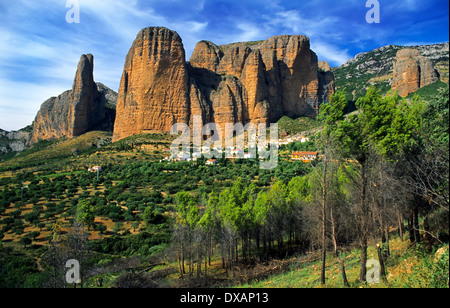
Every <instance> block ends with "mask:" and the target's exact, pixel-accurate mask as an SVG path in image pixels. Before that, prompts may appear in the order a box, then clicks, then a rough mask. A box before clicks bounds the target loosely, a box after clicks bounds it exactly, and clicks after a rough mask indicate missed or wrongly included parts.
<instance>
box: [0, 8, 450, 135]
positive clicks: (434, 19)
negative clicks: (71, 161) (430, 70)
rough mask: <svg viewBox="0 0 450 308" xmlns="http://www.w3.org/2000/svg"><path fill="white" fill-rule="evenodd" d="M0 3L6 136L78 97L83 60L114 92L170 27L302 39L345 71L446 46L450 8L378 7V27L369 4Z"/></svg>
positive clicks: (0, 100) (228, 39) (189, 36)
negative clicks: (155, 35) (399, 52)
mask: <svg viewBox="0 0 450 308" xmlns="http://www.w3.org/2000/svg"><path fill="white" fill-rule="evenodd" d="M66 2H67V0H41V1H38V0H14V1H11V0H0V128H2V129H6V130H17V129H20V128H22V127H24V126H26V125H28V124H31V123H32V121H33V120H34V117H35V115H36V113H37V111H38V110H39V107H40V105H41V104H42V103H43V102H44V101H45V100H46V99H48V98H50V97H52V96H57V95H59V94H60V93H62V92H63V91H65V90H68V89H70V88H71V87H72V83H73V78H74V76H75V72H76V66H77V63H78V61H79V59H80V56H81V54H85V53H92V54H93V55H94V57H95V72H94V74H95V80H96V81H99V82H102V83H104V84H106V85H107V86H109V87H110V88H112V89H113V90H115V91H117V90H118V87H119V83H120V78H121V74H122V69H123V64H124V61H125V56H126V54H127V52H128V50H129V48H130V46H131V44H132V42H133V40H134V38H135V37H136V35H137V33H138V32H139V30H141V29H142V28H144V27H148V26H165V27H168V28H170V29H172V30H175V31H177V32H178V33H179V34H180V36H181V37H182V39H183V43H184V47H185V49H186V57H187V60H189V57H190V55H191V53H192V51H193V49H194V47H195V44H196V43H197V42H198V41H201V40H210V41H212V42H214V43H216V44H226V43H232V42H240V41H250V40H263V39H267V38H269V37H271V36H274V35H280V34H303V35H307V36H308V37H310V39H311V47H312V49H313V50H314V51H315V52H316V53H317V54H318V56H319V60H325V61H328V62H329V63H330V64H331V65H332V66H339V65H341V64H343V63H344V62H345V61H347V60H348V59H350V58H353V57H354V56H355V55H356V54H358V53H360V52H364V51H370V50H373V49H375V48H378V47H381V46H385V45H389V44H396V45H417V44H433V43H440V42H446V41H448V40H449V30H448V28H449V4H448V1H447V0H427V1H424V0H379V3H380V16H381V22H380V23H379V24H368V23H367V22H366V19H365V16H366V13H367V11H368V10H369V8H366V0H339V1H337V0H334V1H331V0H314V1H301V0H288V1H285V0H237V1H236V0H189V1H186V0H78V2H79V5H80V23H78V24H75V23H72V24H68V23H67V22H66V13H67V12H68V11H69V10H70V8H68V7H66Z"/></svg>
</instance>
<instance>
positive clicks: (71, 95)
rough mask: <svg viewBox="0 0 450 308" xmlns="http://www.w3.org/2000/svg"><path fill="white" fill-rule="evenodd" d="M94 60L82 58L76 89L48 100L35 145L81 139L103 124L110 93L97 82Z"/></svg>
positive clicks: (41, 113) (38, 120) (35, 124)
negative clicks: (64, 139)
mask: <svg viewBox="0 0 450 308" xmlns="http://www.w3.org/2000/svg"><path fill="white" fill-rule="evenodd" d="M93 72H94V57H93V56H92V55H91V54H88V55H82V56H81V58H80V61H79V63H78V68H77V72H76V75H75V79H74V82H73V86H72V89H71V90H69V91H66V92H64V93H62V94H60V95H59V96H58V97H52V98H50V99H48V100H47V101H45V102H44V103H43V104H42V105H41V108H40V110H39V112H38V113H37V115H36V118H35V120H34V122H33V129H32V133H31V143H36V142H38V141H39V140H48V139H56V138H60V137H62V136H67V137H69V138H72V137H76V136H80V135H82V134H84V133H86V132H88V131H90V130H92V129H93V128H94V127H96V126H97V125H99V124H100V123H101V122H102V121H103V120H104V119H105V116H106V111H105V103H106V102H107V101H108V99H107V98H106V97H105V95H106V94H109V93H110V92H109V91H107V90H105V87H104V86H103V85H101V87H100V89H101V90H102V92H100V91H99V86H98V85H97V84H96V83H95V82H94V74H93Z"/></svg>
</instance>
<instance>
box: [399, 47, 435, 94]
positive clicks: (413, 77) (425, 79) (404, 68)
mask: <svg viewBox="0 0 450 308" xmlns="http://www.w3.org/2000/svg"><path fill="white" fill-rule="evenodd" d="M438 79H439V77H438V74H437V72H436V70H435V69H434V68H433V64H432V63H431V61H430V60H428V59H427V58H425V57H423V56H422V55H421V54H420V52H419V51H418V50H416V49H411V48H405V49H402V50H399V51H398V53H397V58H396V62H395V64H394V76H393V80H392V89H393V90H397V91H398V95H400V96H402V97H406V96H408V95H409V94H410V93H413V92H415V91H417V90H418V89H420V88H422V87H424V86H426V85H429V84H431V83H433V82H436V81H437V80H438Z"/></svg>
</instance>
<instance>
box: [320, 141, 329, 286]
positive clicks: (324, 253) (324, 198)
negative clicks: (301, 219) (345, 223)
mask: <svg viewBox="0 0 450 308" xmlns="http://www.w3.org/2000/svg"><path fill="white" fill-rule="evenodd" d="M325 151H326V150H325ZM326 180H327V155H326V154H325V157H324V161H323V175H322V271H321V274H320V282H321V284H322V285H324V284H325V266H326V259H327V250H326V204H327V187H326V184H327V183H326Z"/></svg>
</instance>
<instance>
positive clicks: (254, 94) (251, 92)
mask: <svg viewBox="0 0 450 308" xmlns="http://www.w3.org/2000/svg"><path fill="white" fill-rule="evenodd" d="M184 57H185V52H184V48H183V44H182V40H181V38H180V37H179V35H178V34H177V33H176V32H174V31H171V30H169V29H167V28H161V27H152V28H146V29H143V30H142V31H141V32H140V33H139V34H138V36H137V37H136V40H135V41H134V42H133V44H132V46H131V49H130V51H129V53H128V55H127V58H126V61H125V65H124V72H123V75H122V80H121V84H120V89H119V95H118V103H117V118H116V123H115V127H114V137H113V141H117V140H120V139H122V138H125V137H128V136H131V135H135V134H139V133H143V132H152V131H169V130H170V128H171V127H172V125H173V124H175V123H186V124H192V119H193V116H194V115H201V118H202V121H203V124H205V123H209V122H214V123H216V124H219V125H221V126H222V127H223V125H224V124H225V123H238V122H239V123H243V124H246V123H249V122H254V123H267V124H269V123H270V122H275V121H277V120H278V119H280V118H281V117H282V116H284V115H287V116H290V117H299V116H311V117H315V116H316V115H317V112H318V108H319V105H320V103H322V102H323V101H326V100H327V99H328V97H329V95H330V94H332V93H333V92H334V78H333V73H332V72H330V71H328V72H319V67H318V60H317V56H316V54H315V53H314V52H312V51H311V49H310V44H309V39H308V38H307V37H305V36H300V35H293V36H288V35H283V36H275V37H272V38H270V39H268V40H266V41H260V42H249V43H235V44H228V45H222V46H218V45H215V44H214V43H212V42H209V41H201V42H199V43H198V44H197V46H196V47H195V50H194V52H193V54H192V56H191V58H190V61H189V62H186V61H185V58H184Z"/></svg>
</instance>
